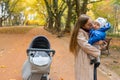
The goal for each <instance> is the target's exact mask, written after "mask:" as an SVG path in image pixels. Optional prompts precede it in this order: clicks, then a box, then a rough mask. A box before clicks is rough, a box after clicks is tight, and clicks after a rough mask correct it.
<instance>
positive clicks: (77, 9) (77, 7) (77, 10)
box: [75, 0, 80, 17]
mask: <svg viewBox="0 0 120 80" xmlns="http://www.w3.org/2000/svg"><path fill="white" fill-rule="evenodd" d="M75 4H76V13H77V17H79V15H80V1H79V0H75Z"/></svg>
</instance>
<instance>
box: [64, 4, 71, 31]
mask: <svg viewBox="0 0 120 80" xmlns="http://www.w3.org/2000/svg"><path fill="white" fill-rule="evenodd" d="M71 19H72V5H69V6H68V14H67V20H66V25H65V30H64V32H70V30H71V25H70V23H71Z"/></svg>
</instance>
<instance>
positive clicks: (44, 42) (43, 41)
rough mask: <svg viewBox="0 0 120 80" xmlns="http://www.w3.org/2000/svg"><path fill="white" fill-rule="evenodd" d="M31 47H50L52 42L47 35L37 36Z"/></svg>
mask: <svg viewBox="0 0 120 80" xmlns="http://www.w3.org/2000/svg"><path fill="white" fill-rule="evenodd" d="M29 48H37V49H50V43H49V41H48V39H47V38H46V37H45V36H36V37H35V38H34V39H33V40H32V42H31V44H30V46H29Z"/></svg>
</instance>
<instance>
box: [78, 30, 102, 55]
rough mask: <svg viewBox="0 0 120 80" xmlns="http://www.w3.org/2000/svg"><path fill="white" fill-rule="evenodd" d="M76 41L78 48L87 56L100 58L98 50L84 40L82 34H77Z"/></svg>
mask: <svg viewBox="0 0 120 80" xmlns="http://www.w3.org/2000/svg"><path fill="white" fill-rule="evenodd" d="M77 41H78V44H79V46H80V47H81V48H82V49H83V51H85V52H86V53H87V54H89V55H92V56H94V57H98V56H100V50H99V49H97V48H95V47H94V46H92V45H90V44H89V43H88V40H87V39H86V38H85V36H84V34H83V33H82V32H79V34H78V36H77Z"/></svg>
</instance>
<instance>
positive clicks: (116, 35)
mask: <svg viewBox="0 0 120 80" xmlns="http://www.w3.org/2000/svg"><path fill="white" fill-rule="evenodd" d="M107 36H109V37H117V38H120V34H113V33H108V34H107Z"/></svg>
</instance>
